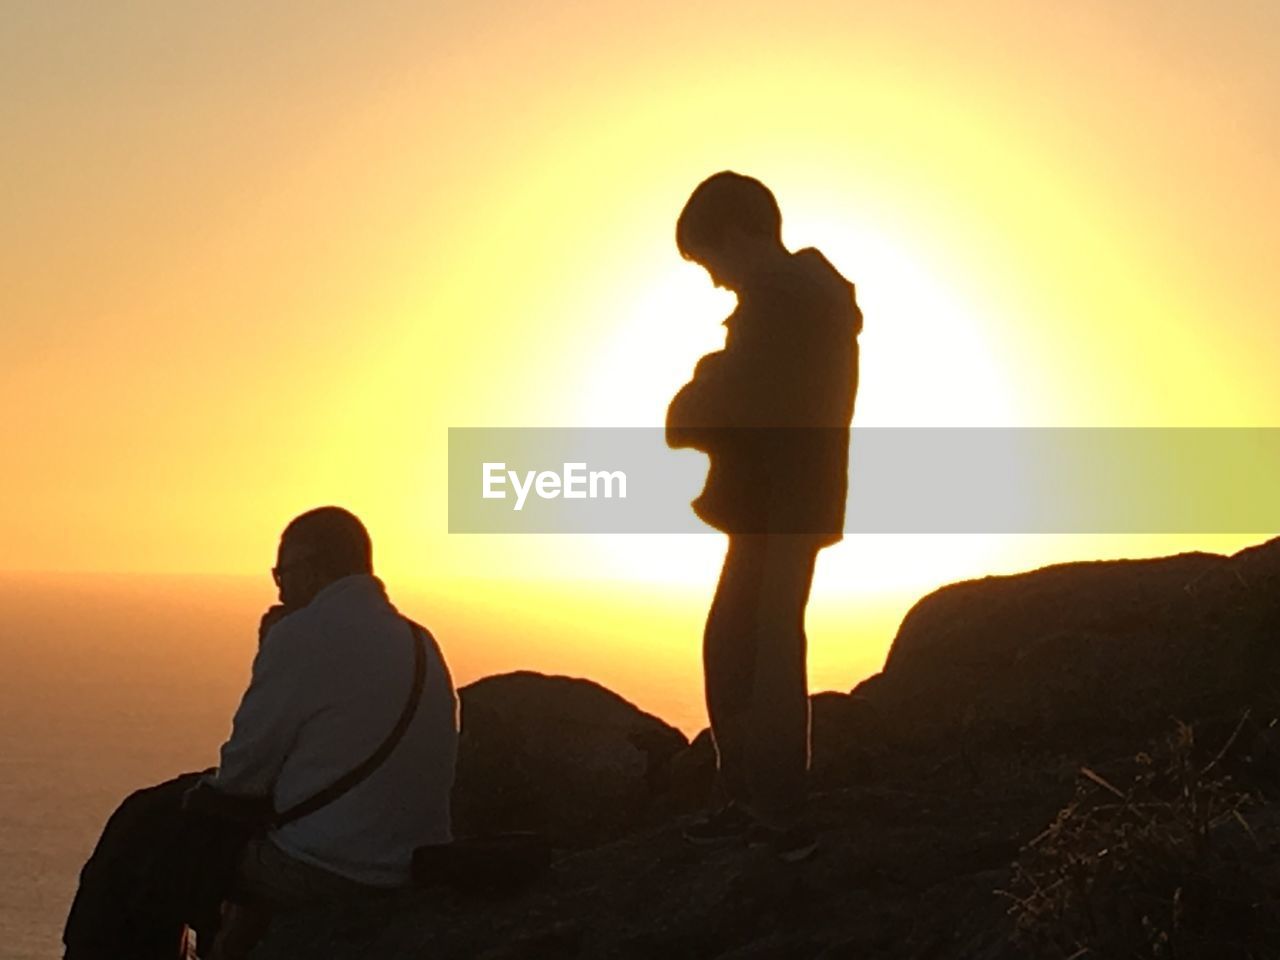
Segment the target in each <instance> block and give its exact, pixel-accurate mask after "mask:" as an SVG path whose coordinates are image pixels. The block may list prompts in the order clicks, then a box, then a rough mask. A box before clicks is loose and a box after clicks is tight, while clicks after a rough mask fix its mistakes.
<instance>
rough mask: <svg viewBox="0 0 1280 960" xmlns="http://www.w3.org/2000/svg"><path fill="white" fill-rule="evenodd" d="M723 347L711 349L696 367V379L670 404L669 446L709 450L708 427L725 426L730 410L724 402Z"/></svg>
mask: <svg viewBox="0 0 1280 960" xmlns="http://www.w3.org/2000/svg"><path fill="white" fill-rule="evenodd" d="M725 362H726V354H725V351H723V350H717V351H716V352H715V353H709V354H707V355H706V356H705V357H703V358H702V359H701V360H699V361H698V365H697V366H696V367H694V369H693V379H691V380H690V381H689V382H688V383H686V384H685V385H684V386H683V387H681V388H680V390H679V392H678V393H676V395H675V397H674V398H673V399H672V401H671V405H670V406H668V407H667V446H669V447H671V448H673V449H676V450H679V449H680V448H682V447H692V448H693V449H695V450H702V451H706V450H707V437H708V431H709V430H713V429H715V428H717V427H724V426H726V425H727V424H726V423H725V420H726V418H727V416H728V410H727V409H726V408H725V403H724V399H725V398H724V394H725V390H724V381H725V376H724V366H725Z"/></svg>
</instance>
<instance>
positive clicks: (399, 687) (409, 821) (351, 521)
mask: <svg viewBox="0 0 1280 960" xmlns="http://www.w3.org/2000/svg"><path fill="white" fill-rule="evenodd" d="M272 575H273V577H274V578H275V582H276V585H277V586H278V588H279V594H280V604H279V605H277V606H274V607H272V608H271V609H269V610H268V611H267V613H266V614H265V615H264V616H263V618H262V624H261V628H260V630H259V649H258V654H257V657H256V658H255V660H254V663H253V674H252V678H251V680H250V682H249V687H248V689H247V690H246V691H245V694H244V697H243V699H242V701H241V703H240V706H239V709H238V710H237V711H236V714H235V718H234V721H233V725H232V731H231V736H230V738H229V739H228V740H227V742H226V743H225V744H224V745H223V747H222V751H221V761H220V763H219V765H218V767H217V768H216V769H215V770H212V771H210V772H207V773H205V774H204V775H202V776H199V777H192V778H179V780H178V781H171V782H170V783H171V785H174V786H175V787H177V786H178V785H181V789H180V792H179V791H178V790H175V789H168V792H167V793H164V792H163V791H165V790H166V789H167V788H169V787H170V785H163V786H162V787H159V788H151V791H140V792H139V793H137V794H134V795H133V796H132V797H130V798H129V799H128V800H126V801H125V804H124V805H122V807H121V810H120V811H118V812H117V814H116V816H114V817H113V818H112V823H116V822H118V823H120V824H121V825H122V826H120V828H119V829H118V830H117V834H118V835H117V836H116V837H114V838H113V837H112V833H113V826H112V824H111V823H109V824H108V828H107V830H106V831H104V834H103V839H102V841H100V843H99V845H98V849H97V850H95V852H94V856H93V858H92V859H91V860H90V862H89V864H87V865H86V867H85V872H84V874H82V879H81V889H80V892H79V893H78V894H77V898H76V903H75V904H73V906H72V912H71V916H70V917H69V919H68V923H67V931H66V934H65V935H64V940H65V942H66V944H67V948H68V950H67V957H68V958H73V957H85V958H88V957H97V956H121V955H124V954H122V953H120V952H118V949H117V950H114V951H113V949H111V947H110V946H109V944H108V943H107V941H108V940H109V939H110V938H109V937H107V936H105V935H104V933H103V929H104V927H103V924H104V923H107V924H108V925H109V924H115V925H116V927H117V928H118V929H121V930H124V929H126V927H127V926H128V925H127V924H126V926H125V927H122V926H120V923H121V918H120V917H119V916H117V917H115V918H112V919H111V920H110V921H108V920H107V917H106V915H107V914H108V913H109V912H110V911H106V910H104V909H103V908H102V906H101V904H102V903H103V902H104V901H105V902H109V903H111V904H112V905H113V906H115V907H117V908H122V909H123V912H126V913H127V912H128V905H129V904H137V903H140V902H146V901H147V900H148V899H150V900H151V901H152V905H151V908H150V909H151V910H152V914H151V916H149V917H147V918H146V919H145V920H143V921H141V923H140V922H139V919H138V918H136V917H135V918H134V919H133V922H132V929H131V930H129V931H128V935H129V936H131V937H132V938H133V939H134V942H137V940H138V939H139V937H138V928H139V926H140V925H141V926H150V927H151V928H152V929H153V930H154V928H155V927H156V926H157V925H160V926H164V925H165V924H168V923H171V922H172V921H173V920H174V919H175V917H174V915H173V913H174V911H175V910H181V911H184V912H186V914H187V915H184V916H182V917H181V918H180V921H181V922H185V923H190V922H192V918H191V915H190V914H191V912H192V911H196V912H197V913H198V912H199V909H198V908H197V905H193V904H190V903H184V904H181V905H178V906H175V907H174V908H173V910H170V911H169V912H168V913H167V914H166V915H163V916H157V915H156V913H155V906H154V897H152V898H148V897H142V896H138V895H131V896H130V895H122V893H121V891H120V890H118V889H116V890H111V889H110V888H111V887H112V886H115V887H117V888H118V887H119V886H120V885H121V876H122V873H121V870H120V869H118V868H115V867H114V866H112V865H113V864H115V863H120V862H124V861H131V862H133V863H135V864H136V863H137V862H138V861H139V858H138V857H136V856H133V857H129V856H121V853H122V852H123V851H124V850H125V848H127V847H128V846H129V845H130V844H136V843H137V839H138V834H139V833H140V832H142V831H143V830H144V829H145V823H146V821H147V820H148V819H150V820H151V821H152V822H160V821H164V822H166V823H169V822H173V821H174V820H175V819H181V817H179V818H175V815H174V812H173V810H172V809H168V807H172V805H173V804H174V803H177V804H180V805H181V806H182V808H183V810H184V811H185V813H184V814H182V816H183V817H186V818H187V821H188V822H189V821H191V820H195V821H196V822H200V819H201V817H206V818H207V817H208V816H209V815H213V818H214V819H215V820H216V818H217V817H218V816H219V815H221V814H224V813H228V812H232V811H234V810H236V809H237V804H239V805H240V806H239V808H238V809H240V810H243V809H246V808H247V807H249V806H252V805H253V801H255V800H256V801H257V803H258V805H259V807H268V806H269V808H270V810H273V811H275V813H274V816H273V817H271V819H270V821H269V824H270V826H269V829H266V830H265V831H259V832H256V833H255V834H254V835H253V836H252V838H251V839H249V840H248V842H247V844H245V845H244V847H243V851H242V853H241V854H240V855H239V858H238V863H236V864H235V869H234V875H233V879H232V880H231V889H230V890H227V891H223V895H225V897H226V899H228V900H231V901H232V902H234V903H237V904H242V905H245V908H242V909H240V910H239V911H238V912H237V911H234V910H233V911H232V912H231V913H230V914H229V916H230V917H231V918H232V920H233V922H232V923H229V924H225V925H224V926H223V930H222V934H221V936H220V938H219V948H218V950H217V955H219V956H234V955H237V954H238V953H239V952H241V950H243V948H244V947H246V946H248V945H249V943H250V942H251V941H252V939H253V938H254V937H256V936H257V934H258V933H260V932H261V928H262V924H261V922H257V921H260V920H261V919H262V918H264V917H267V916H269V914H270V913H271V912H272V911H279V910H286V909H290V908H294V907H297V906H301V905H304V904H307V903H315V902H325V901H332V900H341V899H346V898H348V897H351V896H355V895H359V894H362V893H366V892H369V891H371V890H377V889H385V888H394V887H400V886H405V885H408V884H409V882H410V869H411V862H412V856H413V851H414V849H415V848H417V847H420V846H426V845H434V844H443V843H448V842H449V841H450V839H451V834H450V822H449V797H450V792H451V789H452V785H453V776H454V763H455V758H456V754H457V737H458V724H457V695H456V693H455V691H454V688H453V683H452V680H451V678H450V676H449V671H448V669H447V667H446V666H445V662H444V659H443V657H442V656H441V654H440V650H439V648H438V647H437V645H436V643H435V641H434V639H433V638H432V637H431V635H430V634H429V633H427V631H425V630H423V629H422V628H421V627H418V626H417V625H415V624H411V623H410V622H409V621H407V620H406V619H405V618H404V617H403V616H401V615H400V613H399V612H397V610H396V608H395V607H394V606H393V605H392V604H391V603H390V601H389V600H388V599H387V595H386V591H385V589H384V588H383V585H382V582H381V581H380V580H379V579H378V578H377V577H375V576H374V575H373V565H372V549H371V545H370V541H369V535H368V533H367V532H366V531H365V528H364V526H363V525H362V524H361V523H360V521H359V520H358V519H357V518H356V517H355V516H354V515H352V514H351V513H349V512H347V511H346V510H342V509H340V508H338V507H320V508H318V509H316V510H311V511H309V512H307V513H304V514H302V515H301V516H299V517H297V518H296V519H294V520H293V521H292V522H291V523H290V524H289V525H288V527H286V528H285V531H284V534H283V535H282V536H281V540H280V548H279V554H278V560H277V564H276V566H275V568H274V569H273V570H272ZM157 791H161V793H157ZM144 794H153V796H154V797H155V799H152V800H151V801H149V807H147V810H148V811H149V812H145V813H142V814H139V815H132V816H130V815H129V814H128V811H127V809H126V808H128V807H129V806H130V804H133V805H134V807H135V808H136V809H138V810H142V809H143V808H144V802H143V801H141V800H140V799H139V798H141V797H142V796H143V795H144ZM165 797H176V800H169V799H164V798H165ZM267 801H270V803H269V804H268V803H267ZM157 806H160V807H165V809H164V810H163V812H162V814H160V815H158V814H157V813H156V808H157ZM125 830H127V831H128V833H129V834H130V835H131V837H132V839H130V838H126V837H125V836H124V834H123V833H121V831H125ZM184 831H185V832H184ZM200 832H202V833H203V835H205V836H207V831H203V830H202V831H200ZM190 833H191V830H190V827H189V826H186V827H181V828H176V829H175V832H174V835H175V836H187V835H189V834H190ZM179 846H183V843H179ZM209 846H210V842H209V841H208V840H207V839H202V840H200V841H198V842H196V843H186V844H185V849H186V850H187V851H191V850H207V849H209ZM142 859H143V860H144V861H145V862H151V863H154V864H156V865H158V866H157V867H156V869H153V870H152V871H151V872H152V873H156V872H166V873H170V874H172V875H173V876H171V877H169V878H157V877H144V878H139V877H138V870H137V867H136V866H134V867H131V868H128V869H127V870H126V872H125V874H123V875H124V876H126V878H127V879H126V881H125V882H127V883H134V882H135V881H139V880H140V881H141V882H143V883H145V884H146V885H147V886H148V887H150V888H151V889H156V887H157V883H158V882H159V884H161V886H160V889H166V887H165V886H164V885H165V884H166V883H167V887H168V888H170V889H178V888H183V889H192V888H194V887H195V886H199V885H198V884H194V885H193V884H192V883H191V882H190V881H189V879H188V878H189V877H190V876H191V875H192V874H193V873H198V872H199V871H200V870H201V865H200V864H194V863H191V862H189V861H190V860H191V859H192V858H191V857H190V856H179V855H174V854H172V853H168V854H164V855H159V856H148V857H144V858H142ZM95 861H99V863H98V869H96V870H95ZM99 891H101V892H99ZM206 898H207V894H206ZM86 901H87V902H86ZM199 906H207V905H199ZM114 912H116V913H120V912H121V909H117V910H115V911H114ZM237 918H238V919H237ZM247 918H251V919H252V920H253V921H254V922H250V919H247ZM126 919H127V918H126ZM158 933H159V934H160V935H159V937H158V942H161V943H163V942H166V940H167V931H159V932H158ZM156 941H157V937H156V936H154V935H153V936H152V937H151V939H150V940H149V941H148V942H156ZM199 946H200V952H201V954H202V955H205V956H208V955H209V953H208V952H207V951H208V945H207V944H204V943H202V944H200V945H199Z"/></svg>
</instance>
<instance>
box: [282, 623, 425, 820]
mask: <svg viewBox="0 0 1280 960" xmlns="http://www.w3.org/2000/svg"><path fill="white" fill-rule="evenodd" d="M405 623H407V624H408V625H409V633H410V634H412V636H413V645H414V646H413V653H414V665H413V688H412V689H411V690H410V691H409V699H408V701H407V702H406V703H405V705H404V709H403V710H401V711H400V719H399V720H397V721H396V725H395V729H393V730H392V731H391V733H390V734H388V735H387V738H386V739H385V740H383V741H382V743H381V744H379V746H378V749H377V750H375V751H373V753H371V754H370V755H369V756H368V758H366V759H365V761H364V762H363V763H362V764H360V766H358V767H356V768H355V769H354V770H352V771H351V772H350V773H347V774H345V775H343V776H341V777H339V778H338V779H337V780H335V781H334V782H333V783H331V784H329V786H327V787H325V788H324V789H323V790H321V791H320V792H319V793H317V794H314V795H313V796H310V797H308V798H307V799H306V800H303V801H302V802H301V803H296V804H294V805H293V806H292V807H289V808H288V809H287V810H283V811H281V812H280V813H277V814H276V815H275V816H274V817H273V818H272V820H271V825H272V826H274V827H283V826H284V825H285V824H286V823H292V822H293V821H295V820H298V819H301V818H302V817H305V816H308V815H309V814H312V813H315V812H316V811H317V810H319V809H321V808H322V807H327V806H328V805H329V804H331V803H333V801H335V800H337V799H338V798H339V797H341V796H343V795H344V794H346V793H347V792H348V791H349V790H351V789H352V788H354V787H356V786H357V785H359V784H361V783H363V782H364V781H365V780H366V779H368V777H369V775H370V774H372V773H373V772H374V771H375V770H377V769H378V768H379V767H380V766H382V764H383V763H384V762H386V759H387V757H389V756H391V752H392V751H393V750H395V748H396V744H398V743H399V742H400V738H401V737H403V736H404V733H405V731H406V730H408V729H409V724H410V723H412V722H413V716H414V714H415V713H417V712H418V701H419V700H420V699H422V685H423V682H424V680H425V678H426V672H427V644H426V640H425V639H424V636H430V634H429V633H428V631H427V629H426V628H425V627H423V626H420V625H419V624H416V623H414V622H413V621H412V620H406V621H405Z"/></svg>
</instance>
